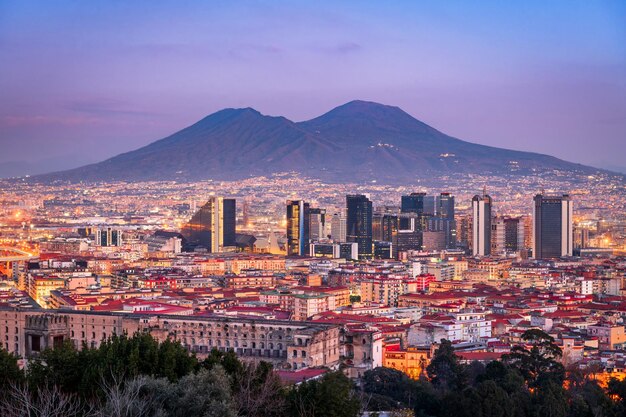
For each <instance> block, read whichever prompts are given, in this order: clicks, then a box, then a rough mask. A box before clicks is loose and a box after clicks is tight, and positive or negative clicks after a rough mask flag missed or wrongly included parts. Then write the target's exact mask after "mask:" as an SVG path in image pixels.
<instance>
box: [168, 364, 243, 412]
mask: <svg viewBox="0 0 626 417" xmlns="http://www.w3.org/2000/svg"><path fill="white" fill-rule="evenodd" d="M173 398H174V399H175V400H174V401H170V402H169V403H168V404H166V408H167V410H168V415H169V416H171V417H191V416H201V417H236V416H237V408H236V404H235V402H234V400H233V398H232V394H231V390H230V380H229V377H228V375H227V374H226V372H225V371H224V369H223V368H222V367H221V366H216V367H214V368H213V369H211V370H207V369H201V370H200V371H199V372H198V373H197V374H190V375H187V376H185V377H183V378H182V379H181V380H180V381H179V382H178V383H177V384H176V385H174V396H173Z"/></svg>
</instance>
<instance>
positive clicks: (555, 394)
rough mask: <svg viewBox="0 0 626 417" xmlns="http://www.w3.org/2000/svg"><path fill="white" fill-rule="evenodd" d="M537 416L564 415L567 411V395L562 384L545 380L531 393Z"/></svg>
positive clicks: (556, 416)
mask: <svg viewBox="0 0 626 417" xmlns="http://www.w3.org/2000/svg"><path fill="white" fill-rule="evenodd" d="M532 398H533V408H534V411H535V415H536V416H537V417H565V416H566V415H567V412H568V403H567V397H566V395H565V390H564V389H563V386H562V385H558V384H556V383H555V382H554V381H551V380H546V381H545V382H544V383H543V384H542V385H540V386H539V387H538V388H537V389H536V390H535V392H534V393H533V395H532Z"/></svg>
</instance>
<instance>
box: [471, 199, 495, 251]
mask: <svg viewBox="0 0 626 417" xmlns="http://www.w3.org/2000/svg"><path fill="white" fill-rule="evenodd" d="M491 203H492V200H491V197H490V196H488V195H487V194H486V193H485V192H483V195H475V196H474V198H472V255H474V256H488V255H490V254H491Z"/></svg>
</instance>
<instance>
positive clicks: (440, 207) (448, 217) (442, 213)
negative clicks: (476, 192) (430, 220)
mask: <svg viewBox="0 0 626 417" xmlns="http://www.w3.org/2000/svg"><path fill="white" fill-rule="evenodd" d="M435 203H436V204H435V205H436V211H437V212H436V214H437V215H438V216H439V217H442V218H443V219H444V220H445V221H444V227H445V232H446V248H448V249H452V248H454V247H456V220H455V219H454V196H453V195H451V194H450V193H441V194H439V197H438V198H437V199H436V201H435Z"/></svg>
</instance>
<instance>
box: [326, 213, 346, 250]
mask: <svg viewBox="0 0 626 417" xmlns="http://www.w3.org/2000/svg"><path fill="white" fill-rule="evenodd" d="M344 210H345V209H342V210H341V211H340V212H339V213H335V214H333V218H332V219H331V221H330V237H331V238H332V239H333V240H334V241H335V242H339V243H343V242H345V241H346V213H345V212H344Z"/></svg>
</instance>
